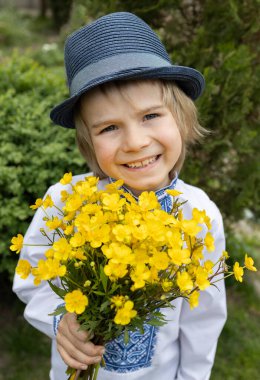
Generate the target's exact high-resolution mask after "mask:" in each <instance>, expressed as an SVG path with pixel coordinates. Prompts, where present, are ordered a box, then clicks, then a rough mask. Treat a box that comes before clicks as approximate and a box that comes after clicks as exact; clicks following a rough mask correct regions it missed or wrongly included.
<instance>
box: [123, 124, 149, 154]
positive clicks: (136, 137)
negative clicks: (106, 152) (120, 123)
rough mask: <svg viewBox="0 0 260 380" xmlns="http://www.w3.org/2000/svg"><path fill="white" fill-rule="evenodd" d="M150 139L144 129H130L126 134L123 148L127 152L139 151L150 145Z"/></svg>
mask: <svg viewBox="0 0 260 380" xmlns="http://www.w3.org/2000/svg"><path fill="white" fill-rule="evenodd" d="M150 141H151V139H150V137H149V135H148V134H147V132H146V131H145V130H144V128H142V127H140V126H138V127H137V128H136V127H131V128H128V129H127V131H126V132H125V133H124V138H123V141H122V145H121V148H122V150H123V151H125V152H135V151H139V150H141V149H143V148H145V147H147V146H148V145H149V144H150Z"/></svg>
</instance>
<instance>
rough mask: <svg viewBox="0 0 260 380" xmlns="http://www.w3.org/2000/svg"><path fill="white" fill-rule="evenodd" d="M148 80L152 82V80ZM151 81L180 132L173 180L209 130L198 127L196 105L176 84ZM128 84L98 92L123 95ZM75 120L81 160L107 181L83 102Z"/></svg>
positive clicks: (113, 84) (117, 83) (105, 86)
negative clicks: (179, 146) (86, 119)
mask: <svg viewBox="0 0 260 380" xmlns="http://www.w3.org/2000/svg"><path fill="white" fill-rule="evenodd" d="M145 80H147V79H144V80H136V82H137V83H141V82H144V81H145ZM148 80H149V81H151V80H150V79H148ZM152 81H153V82H157V83H159V84H160V85H161V88H162V97H163V103H164V104H165V105H166V106H167V107H168V108H169V109H170V111H171V113H172V115H173V117H174V119H175V121H176V124H177V126H178V128H179V131H180V135H181V139H182V151H181V154H180V157H179V159H178V161H177V162H176V164H175V165H174V167H173V168H172V170H171V173H170V176H171V177H173V173H174V172H178V173H179V172H180V170H181V168H182V166H183V163H184V160H185V157H186V154H187V151H188V148H189V147H190V145H192V144H194V143H196V142H197V141H199V140H200V139H201V138H202V137H203V136H204V135H205V134H206V133H207V130H206V129H204V128H203V127H202V126H201V125H200V123H199V120H198V112H197V108H196V106H195V104H194V102H193V101H192V100H191V99H190V98H189V97H188V96H187V95H186V94H185V93H184V92H183V91H182V90H181V89H180V88H179V87H178V86H177V85H176V84H175V83H174V82H172V81H163V80H159V79H156V80H152ZM127 82H129V81H115V82H109V83H105V84H103V85H101V86H99V88H100V89H101V91H103V92H107V91H108V90H109V89H110V88H112V87H116V88H117V89H118V90H119V91H123V90H124V85H125V83H127ZM131 82H132V81H131ZM74 120H75V126H76V140H77V144H78V147H79V150H80V152H81V154H82V156H83V157H84V158H85V160H86V162H87V164H88V166H89V168H90V169H91V171H92V172H93V173H94V175H96V176H98V177H99V178H100V179H102V178H105V177H107V175H106V174H105V173H104V172H103V171H102V170H101V168H100V166H99V164H98V162H97V159H96V155H95V151H94V147H93V144H92V141H91V136H90V132H89V128H88V126H87V125H86V123H85V122H84V120H83V118H82V116H81V104H80V101H79V103H78V104H77V106H76V109H75V116H74Z"/></svg>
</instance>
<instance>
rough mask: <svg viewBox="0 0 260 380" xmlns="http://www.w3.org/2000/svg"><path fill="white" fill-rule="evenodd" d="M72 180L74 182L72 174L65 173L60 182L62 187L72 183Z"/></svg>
mask: <svg viewBox="0 0 260 380" xmlns="http://www.w3.org/2000/svg"><path fill="white" fill-rule="evenodd" d="M71 180H72V173H71V172H69V173H65V174H64V176H63V177H62V179H61V180H60V183H61V184H62V185H68V184H69V183H70V182H71Z"/></svg>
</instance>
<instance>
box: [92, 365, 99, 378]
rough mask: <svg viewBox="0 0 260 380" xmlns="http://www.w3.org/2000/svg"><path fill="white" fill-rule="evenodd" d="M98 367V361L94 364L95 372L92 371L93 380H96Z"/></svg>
mask: <svg viewBox="0 0 260 380" xmlns="http://www.w3.org/2000/svg"><path fill="white" fill-rule="evenodd" d="M99 367H100V363H98V364H96V365H95V372H94V378H93V380H97V377H98V370H99Z"/></svg>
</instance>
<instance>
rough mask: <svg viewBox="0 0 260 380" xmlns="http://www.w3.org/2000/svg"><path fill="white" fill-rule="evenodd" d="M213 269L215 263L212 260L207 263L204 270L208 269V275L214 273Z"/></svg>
mask: <svg viewBox="0 0 260 380" xmlns="http://www.w3.org/2000/svg"><path fill="white" fill-rule="evenodd" d="M213 267H214V263H213V262H212V261H210V260H207V261H205V263H204V268H205V269H206V271H207V273H208V274H211V273H213Z"/></svg>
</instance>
